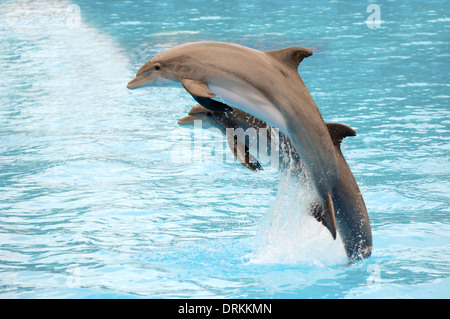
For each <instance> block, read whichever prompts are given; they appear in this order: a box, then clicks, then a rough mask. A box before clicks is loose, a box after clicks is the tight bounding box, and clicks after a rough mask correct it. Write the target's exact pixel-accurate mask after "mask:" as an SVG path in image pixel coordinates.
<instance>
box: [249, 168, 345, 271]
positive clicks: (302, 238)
mask: <svg viewBox="0 0 450 319" xmlns="http://www.w3.org/2000/svg"><path fill="white" fill-rule="evenodd" d="M308 184H309V183H308V182H307V179H306V178H305V177H304V176H303V177H301V178H300V180H298V179H297V178H296V177H293V176H292V175H290V174H289V173H282V174H280V184H279V188H278V193H277V196H276V199H275V202H274V203H273V205H272V207H271V208H270V210H269V211H268V212H267V214H266V215H265V216H264V217H263V219H262V220H261V222H260V225H259V227H258V232H257V236H256V240H255V245H254V249H253V252H252V253H251V254H249V255H248V256H247V257H248V258H249V263H255V264H273V263H281V264H298V263H300V264H302V263H305V264H314V265H319V266H328V265H336V264H341V263H343V262H345V261H346V253H345V250H344V247H343V244H342V241H341V238H340V237H339V234H338V235H337V238H336V240H333V238H332V236H331V234H330V232H329V231H328V229H326V228H325V227H324V226H323V225H322V224H321V223H319V222H317V220H316V219H315V218H314V217H313V216H312V215H311V214H310V207H311V203H313V202H314V198H315V195H314V192H313V191H312V188H311V187H309V186H308Z"/></svg>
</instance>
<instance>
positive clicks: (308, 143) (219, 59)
mask: <svg viewBox="0 0 450 319" xmlns="http://www.w3.org/2000/svg"><path fill="white" fill-rule="evenodd" d="M311 55H312V51H311V50H309V49H307V48H304V47H290V48H286V49H280V50H273V51H266V52H263V51H259V50H255V49H251V48H248V47H245V46H241V45H237V44H232V43H225V42H195V43H188V44H183V45H179V46H176V47H174V48H172V49H169V50H167V51H165V52H162V53H160V54H158V55H157V56H155V57H153V58H152V59H150V60H149V61H148V62H147V63H145V64H144V65H143V66H142V67H141V68H140V69H139V70H138V72H137V74H136V77H135V78H134V79H133V80H132V81H130V82H129V83H128V86H127V87H128V88H129V89H136V88H139V87H145V86H174V85H175V86H178V85H179V84H180V83H181V85H182V86H183V87H184V88H185V89H186V90H187V91H188V92H189V93H190V94H191V95H192V97H193V98H194V99H195V100H196V101H197V102H198V103H200V104H201V105H202V106H204V107H206V108H208V109H210V110H211V111H222V112H230V111H231V109H230V107H229V106H228V105H233V106H235V107H236V108H238V109H241V110H242V111H244V112H247V113H249V114H251V115H253V116H255V117H257V118H259V119H261V120H262V121H264V122H266V123H268V124H269V125H271V126H273V127H276V128H278V129H279V130H280V131H281V132H282V133H284V134H285V135H286V136H288V137H289V138H290V139H291V141H292V143H293V145H294V147H295V149H296V150H297V152H299V154H300V156H301V158H302V161H303V164H304V165H305V168H306V170H307V171H308V174H309V175H310V176H311V180H312V182H313V186H314V187H315V189H316V192H317V197H318V198H317V205H316V213H317V215H318V216H320V218H321V219H322V223H323V224H324V225H325V226H326V227H327V228H328V230H329V231H330V233H331V236H332V237H333V238H334V239H336V231H337V230H336V214H335V205H334V201H333V193H336V192H337V191H338V190H337V187H338V184H339V164H338V157H339V154H338V152H336V150H335V146H334V144H333V141H332V139H331V137H330V134H329V133H328V129H327V127H326V125H325V122H324V120H323V118H322V116H321V114H320V112H319V109H318V107H317V105H316V103H315V102H314V99H313V98H312V96H311V94H310V93H309V91H308V89H307V88H306V86H305V84H304V83H303V80H302V79H301V77H300V75H299V73H298V66H299V64H300V62H301V61H302V60H303V59H304V58H307V57H309V56H311ZM213 98H216V99H213ZM217 98H220V99H222V100H223V101H224V102H225V103H223V102H221V101H218V100H217Z"/></svg>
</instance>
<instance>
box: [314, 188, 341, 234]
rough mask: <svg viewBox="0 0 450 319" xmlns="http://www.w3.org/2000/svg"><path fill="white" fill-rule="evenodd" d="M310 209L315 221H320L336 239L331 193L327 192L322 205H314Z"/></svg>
mask: <svg viewBox="0 0 450 319" xmlns="http://www.w3.org/2000/svg"><path fill="white" fill-rule="evenodd" d="M312 211H313V212H312V213H313V215H314V217H315V218H316V219H317V221H319V222H322V224H323V225H324V226H325V227H326V228H327V229H328V230H329V231H330V233H331V236H333V239H336V217H335V214H334V205H333V200H332V198H331V194H329V193H328V194H327V197H326V199H325V205H324V207H322V206H321V205H315V206H314V207H313V209H312Z"/></svg>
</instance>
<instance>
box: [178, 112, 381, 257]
mask: <svg viewBox="0 0 450 319" xmlns="http://www.w3.org/2000/svg"><path fill="white" fill-rule="evenodd" d="M196 120H201V121H202V124H207V125H204V127H205V128H208V127H209V126H212V127H215V128H219V129H220V131H221V132H222V133H223V134H224V135H226V129H227V128H232V129H237V128H242V129H243V130H247V129H248V128H254V129H256V130H258V129H261V128H262V129H267V128H268V127H269V125H268V124H267V123H265V122H263V121H261V120H259V119H257V118H256V117H254V116H252V115H250V114H248V113H245V112H243V111H241V110H239V109H236V108H234V107H231V111H230V112H213V111H210V110H208V109H206V108H204V107H203V106H201V105H200V104H197V105H195V106H194V107H192V109H191V110H190V111H189V114H188V115H187V116H184V117H182V118H180V119H179V120H178V124H179V125H182V126H187V125H192V124H193V122H194V121H196ZM325 125H326V126H327V129H328V132H329V134H330V136H331V139H332V141H333V144H334V147H335V150H336V152H337V153H338V157H337V158H338V166H339V183H338V187H337V191H335V192H333V202H334V206H335V210H336V226H337V229H338V231H339V234H340V235H341V239H342V242H343V245H344V248H345V251H346V253H347V256H348V258H349V259H351V260H354V259H358V258H363V257H368V256H369V255H370V247H371V246H372V241H371V229H370V223H369V219H368V215H367V209H366V206H365V204H364V200H363V198H362V196H361V192H360V191H359V188H358V185H357V183H356V181H355V179H354V178H353V174H352V172H351V170H350V168H349V166H348V164H347V161H346V160H345V158H344V155H343V154H342V151H341V142H342V140H343V139H344V138H345V137H347V136H356V132H355V131H354V130H353V129H352V128H350V127H349V126H347V125H344V124H339V123H325ZM268 138H269V139H270V138H271V137H270V134H268ZM228 142H229V146H230V149H231V150H232V152H233V154H234V155H235V157H236V158H237V159H238V160H239V161H240V162H241V163H242V164H243V165H244V166H246V167H248V168H249V169H251V170H253V171H257V170H258V167H259V166H258V165H260V164H259V162H258V161H257V157H256V156H253V155H252V154H249V156H248V157H242V156H239V153H237V152H236V145H235V144H233V143H232V142H231V141H230V140H228ZM249 142H250V141H248V143H249ZM258 142H259V141H258ZM264 142H265V141H264ZM279 143H280V144H283V145H284V146H285V147H284V149H281V150H280V152H279V156H280V160H279V163H280V169H282V170H286V169H289V171H290V172H292V173H294V174H295V173H296V171H299V170H301V169H302V164H301V158H300V157H299V155H298V153H297V151H296V150H295V148H294V147H293V146H292V143H291V141H290V139H289V138H288V137H286V136H284V135H283V134H282V133H280V134H279ZM269 144H272V143H269ZM249 149H250V147H249V146H248V145H245V150H246V152H248V150H249ZM259 149H260V148H259V146H258V150H259ZM255 163H256V164H255ZM311 215H314V211H312V212H311ZM315 217H316V218H317V219H318V221H319V222H320V221H321V220H320V216H315ZM368 247H369V248H368Z"/></svg>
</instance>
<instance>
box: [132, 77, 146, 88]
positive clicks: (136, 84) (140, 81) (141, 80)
mask: <svg viewBox="0 0 450 319" xmlns="http://www.w3.org/2000/svg"><path fill="white" fill-rule="evenodd" d="M146 78H147V77H146V76H142V75H138V76H136V77H135V78H134V79H133V80H131V81H130V82H129V83H128V85H127V88H128V89H130V90H134V89H138V88H140V87H142V86H144V85H145V84H146V83H147V81H146Z"/></svg>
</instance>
